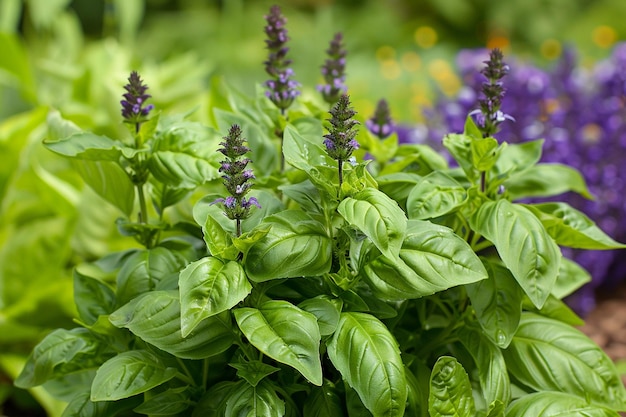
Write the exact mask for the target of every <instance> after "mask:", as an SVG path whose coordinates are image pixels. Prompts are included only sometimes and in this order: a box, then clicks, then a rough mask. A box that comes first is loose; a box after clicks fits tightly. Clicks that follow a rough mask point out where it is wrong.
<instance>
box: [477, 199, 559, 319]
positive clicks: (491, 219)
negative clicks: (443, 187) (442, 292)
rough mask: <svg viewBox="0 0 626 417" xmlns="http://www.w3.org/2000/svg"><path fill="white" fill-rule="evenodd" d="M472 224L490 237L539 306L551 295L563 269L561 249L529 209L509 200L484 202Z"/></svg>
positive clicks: (503, 259) (507, 264) (485, 235)
mask: <svg viewBox="0 0 626 417" xmlns="http://www.w3.org/2000/svg"><path fill="white" fill-rule="evenodd" d="M470 227H471V228H472V229H473V230H474V231H476V232H477V233H479V234H481V235H482V236H484V237H485V238H486V239H488V240H490V241H491V242H492V243H493V244H494V245H495V246H496V249H497V250H498V254H499V255H500V257H501V258H502V261H503V262H504V264H505V265H506V267H507V268H509V270H510V271H511V272H512V273H513V276H514V277H515V279H516V280H517V282H518V283H519V285H520V286H521V287H522V289H524V291H525V292H526V294H528V296H529V297H530V299H531V300H532V302H533V304H535V305H536V306H537V308H541V306H543V303H544V302H545V301H546V298H548V295H549V294H550V291H552V287H553V286H554V282H555V281H556V277H557V275H558V272H559V264H560V259H561V251H560V249H559V247H558V246H557V245H556V243H554V240H552V238H551V237H550V236H549V235H548V233H547V232H546V230H545V228H544V227H543V225H542V224H541V222H540V221H539V220H538V219H537V217H535V215H533V214H532V213H531V212H530V211H529V210H528V209H527V208H525V207H523V206H521V205H518V204H513V203H511V202H509V201H508V200H498V201H497V202H493V201H489V202H486V203H484V204H483V205H482V206H481V207H480V208H479V209H478V211H477V212H476V213H475V214H474V215H473V216H472V217H471V218H470Z"/></svg>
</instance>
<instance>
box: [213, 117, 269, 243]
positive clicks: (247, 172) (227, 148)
mask: <svg viewBox="0 0 626 417" xmlns="http://www.w3.org/2000/svg"><path fill="white" fill-rule="evenodd" d="M244 142H245V139H244V138H243V137H242V131H241V128H240V127H239V126H238V125H232V126H231V128H230V130H229V131H228V135H227V136H225V137H224V141H223V142H221V143H220V145H222V147H221V148H219V149H218V151H219V152H221V153H222V154H223V155H224V156H225V157H226V159H224V160H223V161H221V166H220V168H219V171H220V172H222V173H223V175H222V179H223V183H224V186H225V187H226V190H227V191H228V193H229V194H230V195H229V196H228V197H226V198H218V199H217V200H215V201H213V203H211V204H217V203H220V204H222V205H223V206H224V214H225V215H226V217H228V218H229V219H231V220H235V221H236V222H237V236H239V235H241V221H242V220H244V219H246V218H248V216H249V215H250V207H251V206H256V207H258V208H261V205H260V204H259V201H258V200H257V199H256V198H255V197H250V198H247V199H246V197H245V195H246V193H247V192H248V191H249V190H250V187H252V184H251V183H250V182H249V181H250V180H251V179H253V178H255V177H254V173H253V172H252V170H251V169H246V167H247V166H248V163H250V162H251V161H250V159H248V158H244V155H245V154H246V153H247V152H249V151H250V149H249V148H248V147H247V146H246V145H245V144H244Z"/></svg>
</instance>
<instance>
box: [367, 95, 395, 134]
mask: <svg viewBox="0 0 626 417" xmlns="http://www.w3.org/2000/svg"><path fill="white" fill-rule="evenodd" d="M365 126H366V127H367V129H368V130H369V131H370V132H372V133H373V134H374V135H376V136H378V138H379V139H385V138H386V137H388V136H389V135H391V134H392V133H393V131H394V126H393V121H392V120H391V112H390V111H389V104H387V100H384V99H380V100H378V103H377V104H376V110H374V115H373V116H372V117H371V118H369V119H367V120H366V121H365Z"/></svg>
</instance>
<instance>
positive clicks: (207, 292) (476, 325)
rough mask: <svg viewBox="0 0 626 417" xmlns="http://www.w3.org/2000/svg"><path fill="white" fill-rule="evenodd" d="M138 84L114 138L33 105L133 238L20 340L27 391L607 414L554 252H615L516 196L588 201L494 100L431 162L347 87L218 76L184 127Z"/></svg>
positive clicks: (257, 407)
mask: <svg viewBox="0 0 626 417" xmlns="http://www.w3.org/2000/svg"><path fill="white" fill-rule="evenodd" d="M273 13H277V12H276V11H275V10H274V11H273ZM272 16H274V15H272ZM274 18H276V16H274ZM276 19H277V18H276ZM276 19H274V20H276ZM277 26H280V27H282V26H281V25H277ZM495 58H497V56H496V57H495ZM495 58H494V59H495ZM495 61H497V59H495ZM496 63H497V62H496ZM494 65H495V64H494ZM495 66H496V67H497V65H495ZM291 75H292V74H291V73H289V76H291ZM489 77H491V78H489ZM286 78H289V77H282V76H281V75H280V74H279V75H277V76H276V79H275V80H273V81H272V83H269V84H270V85H269V88H274V87H275V86H276V84H277V83H278V81H280V80H285V79H286ZM487 78H488V79H490V80H491V81H493V80H497V78H498V77H497V74H496V75H495V76H494V75H493V74H491V75H489V76H488V77H487ZM272 84H273V85H272ZM490 85H491V86H492V87H493V86H497V85H498V82H497V81H496V82H491V84H490ZM296 87H297V86H296V85H295V83H290V84H288V85H287V84H285V85H284V86H283V87H281V88H283V90H282V91H283V92H284V91H287V92H289V91H292V90H290V89H293V88H296ZM146 89H147V87H146V86H145V85H144V84H143V81H142V80H141V79H140V78H139V76H138V75H137V74H136V73H133V74H131V77H130V78H129V84H128V85H127V86H126V93H125V94H124V100H123V101H122V108H123V109H122V116H123V120H124V121H125V122H126V123H127V124H128V126H129V134H128V136H127V137H122V138H109V137H106V136H102V135H99V134H96V133H92V132H88V131H84V130H82V129H81V128H80V127H79V126H77V125H76V124H74V123H72V122H71V121H69V120H65V119H64V118H63V117H62V115H60V114H59V113H54V112H52V113H51V114H50V116H49V118H48V127H49V134H48V137H47V139H46V140H45V145H46V147H47V148H49V149H50V150H51V151H52V152H55V153H56V154H59V155H62V156H63V157H66V158H70V159H71V160H73V161H74V162H75V167H76V170H77V171H78V172H79V173H80V174H81V176H82V177H83V179H84V181H85V183H86V184H87V185H88V186H89V187H91V188H92V189H93V190H94V191H95V192H97V193H98V194H99V195H100V196H101V197H103V198H104V199H105V200H106V201H108V202H109V203H110V204H112V205H113V206H115V207H117V208H118V209H119V212H120V219H119V220H118V221H117V227H118V229H119V232H120V233H121V234H123V235H125V236H128V239H129V240H131V239H134V241H135V242H136V244H134V245H133V247H132V248H129V249H126V250H122V251H119V252H113V253H110V254H108V255H107V256H104V257H103V258H101V259H97V260H93V261H91V262H86V263H82V264H80V265H78V266H77V267H76V268H75V270H74V300H75V303H76V308H77V311H78V317H76V320H75V322H76V327H74V328H70V329H65V328H61V329H57V330H55V331H53V332H51V333H50V334H48V335H47V336H46V337H45V338H44V339H43V340H42V341H41V342H40V343H39V344H38V345H37V346H36V347H35V348H34V350H33V352H32V354H31V355H30V358H29V359H28V361H27V363H26V365H25V367H24V369H23V370H22V372H21V374H20V375H19V377H18V379H17V381H16V384H17V385H18V386H19V387H24V388H32V387H36V386H39V385H43V386H44V387H45V388H46V389H48V390H49V391H50V392H52V393H53V394H54V395H56V396H57V397H58V398H60V399H62V400H64V401H66V402H67V403H68V405H67V408H66V409H65V412H64V414H63V416H98V417H108V416H111V417H112V416H120V417H121V416H135V415H148V416H192V417H200V416H211V417H213V416H215V417H218V416H256V417H272V416H277V417H278V416H302V417H325V416H328V417H331V416H332V417H337V416H351V417H357V416H358V417H361V416H374V417H402V416H416V417H426V416H431V417H437V416H459V417H465V416H466V417H475V416H483V417H487V416H488V417H503V416H505V415H506V416H507V417H522V416H528V417H531V416H532V417H542V416H556V415H567V416H607V417H608V416H618V411H620V410H626V390H625V389H624V386H623V384H622V382H621V380H620V376H619V374H618V372H617V370H616V368H615V366H614V364H613V363H612V361H611V360H610V359H609V357H608V356H607V355H606V354H605V353H604V352H603V351H602V350H601V349H600V348H599V347H598V346H597V345H596V344H595V343H594V342H593V341H591V340H590V339H589V338H588V337H586V336H585V335H584V334H583V333H581V332H580V331H579V330H577V329H576V327H575V326H577V325H580V324H582V320H581V319H580V318H579V317H578V316H577V315H576V314H575V313H574V312H572V311H571V310H570V309H569V308H568V307H567V306H566V304H565V303H564V302H563V301H562V299H563V298H564V297H565V296H567V295H568V294H571V293H572V292H573V291H575V290H576V289H577V288H578V287H580V286H581V285H582V284H583V283H585V282H587V281H588V280H589V275H588V273H586V272H585V271H584V270H583V269H582V268H581V267H580V266H578V265H577V264H576V263H574V262H573V261H571V260H568V259H566V258H564V257H562V255H561V250H560V246H567V247H573V248H583V249H614V248H622V247H624V245H622V244H620V243H618V242H615V241H614V240H612V239H611V238H610V237H609V236H608V235H606V234H605V233H604V232H602V231H601V230H600V229H599V228H597V227H596V226H595V225H594V223H593V222H592V221H590V220H589V218H588V217H586V216H585V215H584V214H583V213H581V212H580V211H578V210H576V209H575V208H573V207H571V206H569V205H567V204H565V203H560V202H555V201H552V200H551V201H550V202H542V203H529V201H531V200H529V199H528V198H529V197H533V198H537V197H549V196H555V195H558V194H561V193H563V192H566V191H574V192H578V193H581V194H584V195H588V191H587V188H586V186H585V184H584V181H583V180H582V177H581V176H580V174H579V173H578V172H577V171H575V170H574V169H572V168H569V167H567V166H564V165H558V164H541V163H538V161H539V159H540V157H541V149H542V141H541V140H537V141H532V142H527V143H523V144H507V143H506V142H504V141H501V140H499V139H496V137H495V136H497V135H496V134H497V123H499V122H501V121H506V117H504V116H506V115H503V114H502V113H501V112H500V111H499V110H498V107H497V104H498V103H497V100H496V101H495V104H494V103H493V102H492V103H491V104H489V103H487V101H488V100H490V98H489V95H488V94H486V97H487V98H486V99H485V100H486V101H485V103H482V104H484V106H483V105H482V104H481V109H479V110H478V111H479V112H480V114H478V116H479V117H476V116H477V115H473V116H470V117H468V119H467V123H466V125H465V131H464V132H463V133H456V134H449V135H447V136H446V137H445V138H444V140H443V143H444V145H445V147H446V148H447V150H448V151H449V152H450V154H451V155H452V157H453V158H454V161H455V162H454V163H452V164H449V163H448V162H447V161H446V159H444V158H443V157H442V156H441V155H439V154H438V153H436V152H435V151H433V150H432V149H431V148H429V147H428V146H426V145H420V144H402V145H399V144H398V140H397V136H396V134H395V133H393V134H391V135H389V136H387V137H386V138H385V139H380V138H379V137H378V136H376V135H374V134H372V133H370V131H368V130H367V129H365V128H363V126H359V125H363V124H367V123H364V120H362V119H359V117H358V116H357V115H356V111H355V110H354V109H353V108H352V106H351V103H350V98H349V96H347V95H346V94H345V93H344V94H342V95H341V96H340V97H339V98H338V100H337V101H336V102H335V103H334V104H333V105H332V107H331V108H330V111H328V107H327V104H326V103H324V104H321V103H322V101H321V100H320V101H319V102H316V101H314V100H313V101H311V100H305V99H304V98H302V97H300V96H299V95H298V94H293V92H292V93H290V94H289V95H287V94H283V95H281V94H278V93H280V91H279V92H278V93H276V94H274V95H272V94H266V93H265V92H264V91H263V89H262V87H259V89H258V94H257V95H256V96H255V97H249V96H245V95H242V94H239V93H237V92H235V91H231V90H229V88H228V87H227V86H224V85H223V86H221V87H220V88H217V87H216V88H214V89H213V90H212V91H210V92H209V95H210V100H209V101H210V102H211V103H214V105H213V106H212V108H211V109H210V112H209V113H208V114H207V115H205V116H206V117H205V120H204V121H203V122H198V121H194V120H192V119H191V118H190V117H191V116H176V115H165V114H162V113H157V112H156V110H154V109H152V107H151V106H146V103H145V102H146V100H148V99H149V97H150V96H149V95H148V94H146ZM293 91H295V90H293ZM496 96H497V95H492V96H491V100H492V101H493V100H495V99H496V98H497V97H496ZM281 97H282V98H283V99H284V98H285V97H287V98H288V102H285V101H284V100H283V101H280V100H279V99H281ZM277 103H279V104H280V106H279V105H278V104H277ZM494 109H495V110H494ZM192 116H193V115H192ZM200 118H201V119H202V116H201V117H200Z"/></svg>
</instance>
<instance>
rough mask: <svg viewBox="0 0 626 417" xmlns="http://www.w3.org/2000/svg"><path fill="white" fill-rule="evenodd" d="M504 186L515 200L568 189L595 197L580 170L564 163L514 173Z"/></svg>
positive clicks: (551, 194) (547, 195)
mask: <svg viewBox="0 0 626 417" xmlns="http://www.w3.org/2000/svg"><path fill="white" fill-rule="evenodd" d="M504 186H505V187H506V189H507V191H508V193H509V196H510V197H511V198H512V199H513V200H517V199H520V198H528V197H552V196H555V195H559V194H563V193H565V192H567V191H574V192H576V193H578V194H580V195H582V196H583V197H585V198H589V199H592V198H593V196H592V195H591V193H590V192H589V189H588V188H587V184H586V183H585V180H584V178H583V176H582V175H581V174H580V172H578V171H577V170H576V169H574V168H572V167H570V166H567V165H562V164H539V165H535V166H533V167H531V168H529V169H527V170H526V171H523V172H520V173H518V174H516V175H512V176H511V177H510V178H509V179H508V180H506V181H505V182H504Z"/></svg>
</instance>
